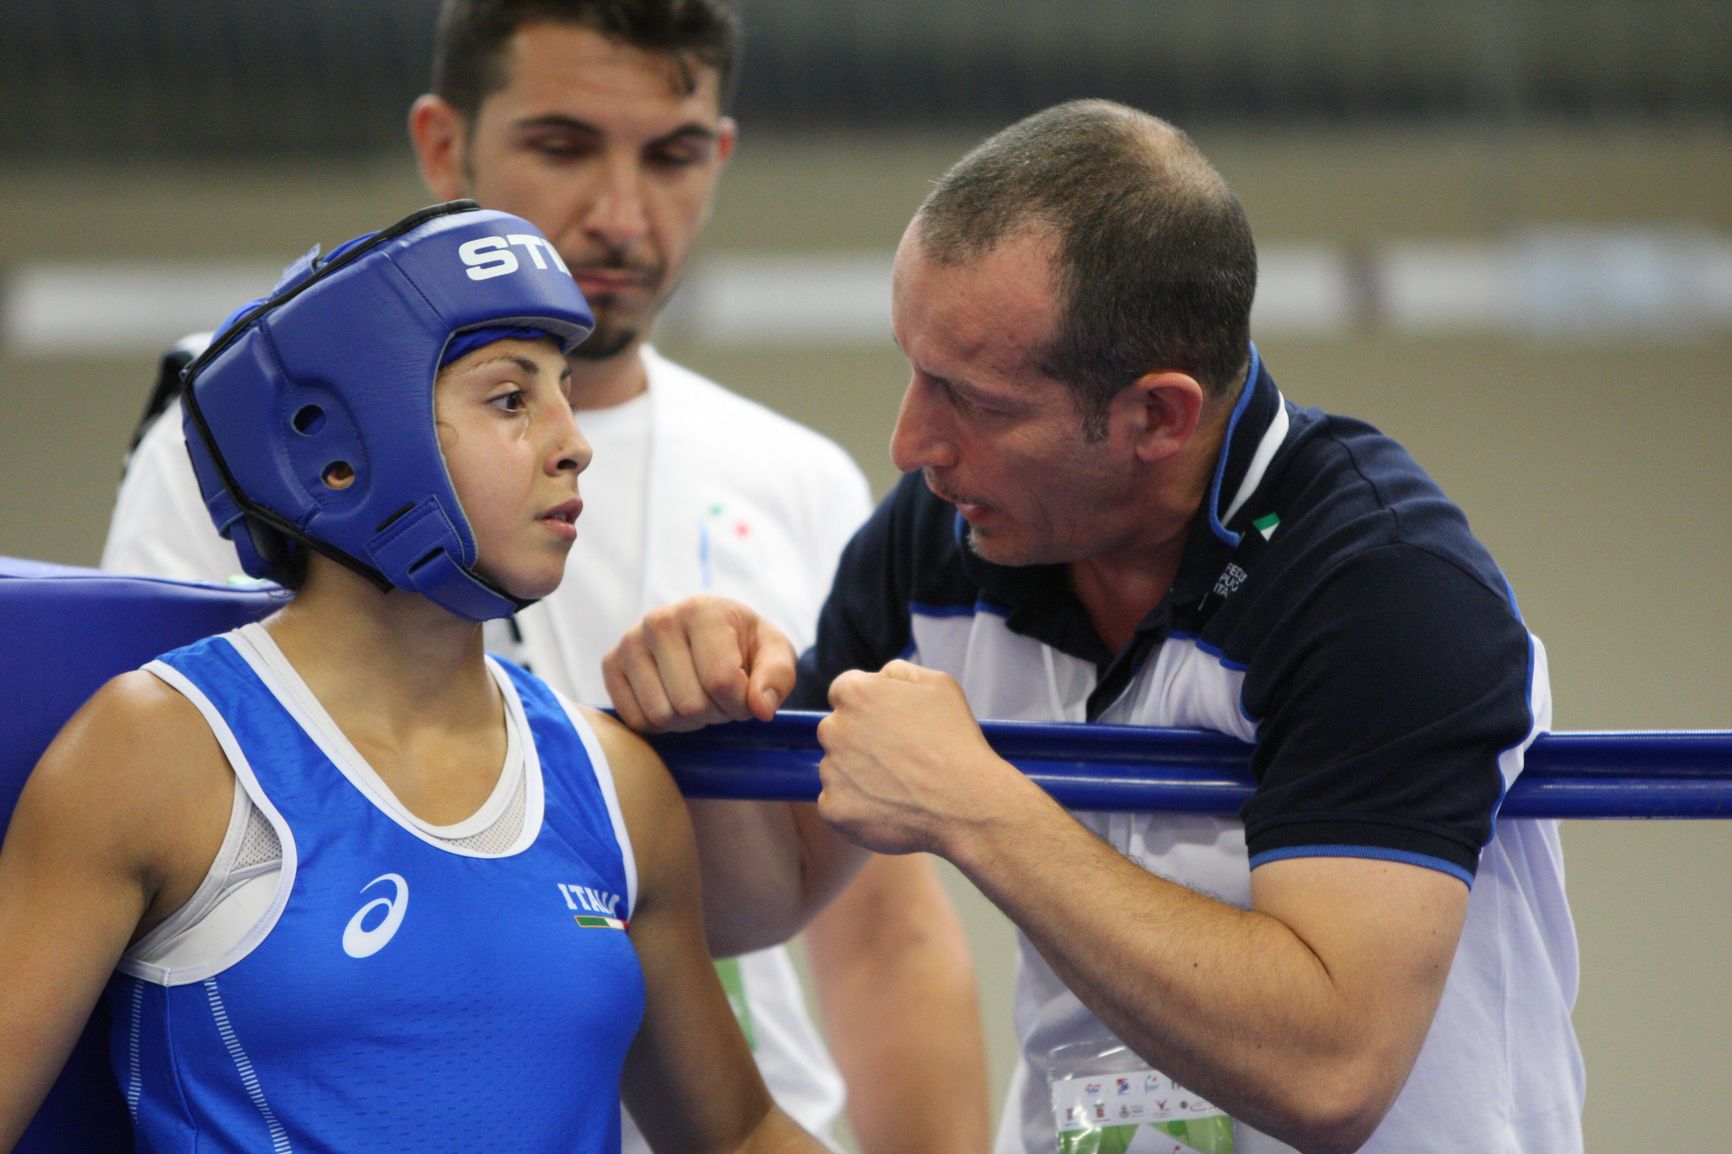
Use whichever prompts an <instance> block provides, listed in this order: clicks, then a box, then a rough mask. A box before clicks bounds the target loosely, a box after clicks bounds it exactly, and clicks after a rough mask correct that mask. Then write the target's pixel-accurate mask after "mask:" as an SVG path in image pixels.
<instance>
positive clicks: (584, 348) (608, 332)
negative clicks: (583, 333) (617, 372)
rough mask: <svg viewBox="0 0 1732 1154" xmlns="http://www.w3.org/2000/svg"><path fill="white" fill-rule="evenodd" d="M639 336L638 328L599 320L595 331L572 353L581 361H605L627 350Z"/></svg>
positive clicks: (575, 358)
mask: <svg viewBox="0 0 1732 1154" xmlns="http://www.w3.org/2000/svg"><path fill="white" fill-rule="evenodd" d="M637 338H638V330H637V329H635V328H631V327H630V326H627V325H610V324H608V323H607V322H605V321H597V323H596V326H595V331H594V332H592V333H590V334H589V336H587V337H585V338H584V339H583V341H582V342H581V343H579V344H578V346H577V347H576V348H574V349H572V350H571V354H570V355H571V357H572V358H573V359H574V360H579V361H605V360H608V359H609V358H611V357H617V356H619V355H620V354H621V353H623V352H625V351H626V350H627V349H629V348H630V347H631V346H632V342H633V341H635V340H637Z"/></svg>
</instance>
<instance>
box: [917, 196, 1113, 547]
mask: <svg viewBox="0 0 1732 1154" xmlns="http://www.w3.org/2000/svg"><path fill="white" fill-rule="evenodd" d="M1049 268H1050V245H1049V244H1048V243H1047V242H1045V241H1043V240H1041V239H1038V238H1035V237H1031V236H1023V237H1020V238H1010V239H1006V240H1004V241H1002V242H1000V243H999V245H998V246H997V247H996V248H994V249H993V250H992V251H991V252H988V253H987V254H985V255H984V256H982V257H980V258H979V259H978V260H975V261H973V262H970V263H966V264H959V265H947V264H943V263H940V262H937V261H934V260H932V259H930V258H929V257H928V256H927V255H926V254H925V252H924V251H923V250H922V249H921V247H920V242H919V234H918V222H917V223H916V224H915V225H913V226H910V228H909V231H908V233H907V234H906V235H904V237H903V240H902V245H901V247H900V248H899V249H898V250H897V253H896V265H895V273H894V279H893V282H892V285H893V287H892V290H891V325H892V328H893V330H894V332H895V335H896V342H897V344H899V345H900V346H901V347H902V351H903V353H904V354H905V355H906V356H907V358H908V363H909V367H910V369H911V370H912V375H911V379H910V380H909V383H908V389H907V391H906V392H905V393H904V394H903V397H902V408H901V411H900V412H899V413H898V414H897V418H896V431H895V433H894V434H893V435H892V437H891V442H890V455H891V459H892V460H893V461H894V462H895V464H896V467H897V468H898V469H900V470H902V471H903V472H909V471H912V470H914V469H919V470H921V471H922V473H923V474H924V475H925V479H926V484H927V487H928V488H930V489H931V490H932V491H933V493H934V494H936V495H937V496H938V497H940V498H942V499H943V500H945V501H948V502H950V503H951V504H953V505H955V506H956V509H957V512H958V513H959V514H961V516H962V518H963V520H964V521H965V522H967V524H968V528H969V533H968V539H969V545H970V547H971V548H972V549H973V550H974V551H975V552H976V553H978V554H979V555H980V556H982V557H984V558H986V559H987V560H989V561H993V562H996V563H998V564H1001V565H1036V564H1054V563H1061V562H1071V561H1077V560H1082V559H1085V558H1090V557H1094V556H1103V555H1109V554H1116V553H1119V552H1128V551H1131V550H1133V549H1134V548H1136V547H1138V546H1139V545H1140V544H1141V543H1142V542H1141V540H1140V535H1141V534H1143V533H1146V532H1147V524H1146V521H1145V519H1144V518H1142V517H1140V516H1139V508H1140V506H1139V502H1138V501H1137V499H1136V492H1135V488H1134V483H1135V478H1136V463H1135V453H1134V448H1133V445H1132V442H1131V439H1130V437H1129V435H1128V434H1127V433H1126V431H1125V429H1124V428H1123V427H1122V425H1123V422H1115V423H1114V426H1113V430H1112V432H1111V433H1110V435H1109V436H1107V437H1106V438H1105V439H1091V438H1090V437H1089V436H1088V434H1087V433H1086V432H1085V429H1084V423H1083V419H1082V414H1081V412H1080V410H1079V409H1078V407H1077V403H1076V401H1075V399H1074V396H1073V394H1072V392H1071V391H1070V389H1068V388H1067V387H1066V386H1065V385H1064V384H1063V383H1062V382H1060V381H1058V380H1055V379H1054V378H1053V377H1051V376H1049V375H1047V374H1046V373H1045V372H1044V371H1042V369H1041V368H1040V360H1041V355H1042V353H1043V351H1044V350H1045V348H1046V347H1047V345H1048V343H1049V341H1050V339H1051V338H1050V334H1052V333H1053V332H1055V331H1057V325H1058V306H1057V302H1056V298H1055V295H1054V293H1053V290H1052V288H1051V287H1050V285H1049V280H1050V277H1049V271H1048V270H1049Z"/></svg>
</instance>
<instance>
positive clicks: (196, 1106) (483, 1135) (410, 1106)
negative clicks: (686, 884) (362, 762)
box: [109, 627, 643, 1154]
mask: <svg viewBox="0 0 1732 1154" xmlns="http://www.w3.org/2000/svg"><path fill="white" fill-rule="evenodd" d="M255 628H256V627H255ZM266 647H269V648H274V647H270V646H269V642H268V640H267V641H266V642H265V643H264V646H254V645H253V644H252V643H251V641H250V640H249V637H248V636H247V634H246V631H242V633H241V635H239V636H237V635H234V634H230V635H225V636H223V637H216V638H210V639H207V640H205V641H201V642H199V643H197V644H194V645H191V646H188V647H187V648H184V649H179V650H176V651H174V652H173V653H169V654H167V655H165V656H164V657H162V658H161V659H160V660H159V661H158V662H156V663H153V664H152V665H151V666H150V667H149V668H151V670H152V672H154V673H156V674H157V675H158V676H159V677H162V678H163V679H164V680H165V681H167V682H169V684H171V685H173V686H174V687H175V688H177V689H179V690H180V691H181V692H182V693H184V694H185V695H186V696H187V697H188V698H189V699H190V700H191V701H192V702H193V703H194V704H195V705H197V706H198V707H199V709H200V710H201V712H203V713H204V715H205V717H206V720H207V721H209V722H210V724H211V728H212V730H213V732H215V733H216V735H217V738H218V740H219V742H220V743H221V744H222V746H223V749H224V751H225V753H227V755H228V757H229V760H230V763H231V764H232V765H233V766H234V769H235V772H236V774H237V776H238V777H239V778H240V780H241V782H242V785H243V787H244V788H246V789H247V791H248V793H249V794H250V795H251V797H252V800H253V803H254V804H255V805H256V806H258V807H259V809H260V811H261V812H262V813H264V814H265V816H266V817H267V818H269V819H270V821H271V824H272V825H273V826H275V828H276V830H277V834H278V837H279V839H280V840H281V842H282V850H283V862H282V873H281V877H280V880H279V883H278V886H277V891H276V896H275V901H274V903H273V904H272V906H271V910H270V912H269V913H268V914H267V915H266V916H265V918H264V919H262V921H261V922H260V924H259V925H258V926H257V927H255V929H254V931H253V932H252V933H251V934H250V935H248V936H247V937H246V938H245V939H244V940H243V941H242V942H241V943H240V944H239V945H238V946H237V947H236V948H235V949H233V950H231V951H230V952H229V953H228V954H227V955H226V956H225V957H223V958H222V959H220V960H219V961H217V962H216V963H214V964H213V965H211V966H209V967H206V969H205V972H195V971H190V970H181V971H157V972H149V970H150V968H148V967H137V966H129V965H128V964H124V963H123V965H122V967H121V970H122V972H120V973H118V974H117V975H116V977H115V979H114V981H113V982H112V983H111V985H110V990H109V998H110V1002H111V1005H112V1008H113V1010H114V1022H115V1027H114V1035H113V1039H114V1047H113V1061H114V1068H115V1072H116V1076H117V1078H118V1081H119V1084H120V1088H121V1091H122V1093H123V1094H124V1095H125V1097H126V1099H127V1103H128V1106H129V1109H130V1110H131V1112H132V1116H133V1120H134V1125H135V1130H136V1133H137V1143H138V1149H139V1150H140V1151H152V1152H158V1154H167V1152H170V1151H173V1152H184V1151H194V1150H196V1151H200V1152H205V1151H224V1152H227V1151H235V1152H237V1154H238V1152H240V1151H248V1152H252V1151H271V1152H273V1154H285V1152H288V1151H361V1150H366V1151H377V1152H386V1151H405V1152H407V1151H415V1152H417V1154H425V1152H429V1151H453V1152H457V1151H462V1152H465V1154H469V1152H474V1151H494V1150H497V1151H513V1152H523V1154H534V1152H542V1151H549V1152H551V1151H560V1152H562V1154H564V1152H584V1154H588V1152H592V1151H593V1152H597V1154H599V1152H601V1151H608V1152H616V1151H618V1149H619V1076H620V1066H621V1063H622V1062H623V1060H624V1057H625V1052H626V1048H627V1047H628V1046H629V1045H630V1043H631V1040H632V1037H633V1035H634V1034H635V1033H636V1031H637V1027H638V1022H639V1020H640V1018H641V1016H642V1012H643V975H642V972H641V970H640V969H639V967H638V962H637V955H636V953H635V952H634V951H633V949H632V944H631V941H630V939H629V938H628V937H627V935H626V934H625V933H624V927H625V922H626V920H627V919H629V917H630V908H631V902H632V899H633V897H634V896H635V894H634V890H635V873H634V871H633V868H632V864H631V861H630V858H629V850H622V840H624V839H623V832H622V831H623V825H620V824H617V823H618V808H617V802H615V800H614V798H613V795H612V779H611V777H610V776H609V774H608V770H607V768H606V763H605V761H604V760H602V757H601V753H600V750H599V747H598V746H597V745H596V744H595V738H594V734H593V733H592V732H590V731H589V729H588V727H587V725H586V724H585V723H584V722H583V721H582V720H581V719H580V718H577V717H574V716H572V715H570V714H568V713H567V712H566V710H565V708H564V707H563V706H562V704H561V703H560V701H559V700H558V699H557V698H556V697H555V696H554V695H553V693H552V692H551V691H550V690H548V688H547V687H546V686H545V685H544V684H542V682H540V681H539V680H538V679H536V678H535V677H534V676H532V675H530V674H528V673H525V672H524V671H522V670H521V669H518V668H516V667H514V666H511V665H508V664H505V663H501V666H500V667H501V668H503V669H504V670H505V671H506V673H507V675H508V676H507V677H506V678H502V679H500V680H501V690H502V692H503V694H504V696H505V698H506V703H507V711H508V720H509V721H510V722H511V723H512V724H515V725H517V726H518V727H519V730H518V732H519V735H520V737H522V738H526V739H528V740H524V741H522V743H521V744H522V746H523V750H524V772H525V786H524V788H525V799H526V801H525V807H524V822H523V834H522V835H521V836H520V837H519V838H518V839H517V841H516V842H515V843H514V844H513V845H512V846H511V847H509V848H508V849H507V850H506V851H505V852H504V853H503V854H500V855H498V856H482V855H479V854H475V853H472V852H466V851H463V850H459V849H455V848H453V847H450V846H448V845H441V844H438V843H437V842H436V841H435V840H433V839H431V838H429V837H428V836H427V835H425V834H423V833H422V832H421V831H420V830H418V829H415V828H414V827H412V826H410V825H407V824H404V823H402V822H401V821H399V819H398V818H397V817H396V816H394V815H393V814H391V813H389V812H387V811H385V810H383V809H381V808H380V807H379V805H377V804H375V802H374V801H373V800H372V799H371V798H370V797H369V796H368V794H367V792H366V789H367V788H368V787H367V786H366V785H365V783H364V782H363V781H362V780H359V779H352V778H351V777H350V776H349V772H348V771H347V770H346V769H344V768H341V766H342V765H343V764H344V762H345V761H346V760H347V758H346V757H345V755H344V754H343V753H341V752H338V751H337V750H336V749H335V748H334V747H333V746H332V736H331V734H330V733H329V732H327V731H326V730H325V729H324V728H322V726H321V725H320V724H318V723H309V722H308V719H307V718H306V717H305V716H300V715H299V714H300V709H299V707H298V706H297V705H296V704H295V697H296V692H300V693H305V690H304V687H298V689H297V690H296V691H291V690H289V689H288V688H287V687H286V685H285V680H284V679H285V678H290V677H293V674H292V671H286V668H278V667H277V666H275V665H274V664H273V662H272V660H271V659H267V658H266V657H265V656H264V654H263V651H264V649H265V648H266ZM277 660H280V659H277Z"/></svg>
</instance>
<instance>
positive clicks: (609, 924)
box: [571, 914, 625, 930]
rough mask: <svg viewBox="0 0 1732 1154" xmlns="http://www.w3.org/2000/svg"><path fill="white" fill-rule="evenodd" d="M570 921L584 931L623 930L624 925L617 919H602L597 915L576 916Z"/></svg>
mask: <svg viewBox="0 0 1732 1154" xmlns="http://www.w3.org/2000/svg"><path fill="white" fill-rule="evenodd" d="M571 920H572V921H574V922H576V923H577V924H578V925H580V926H582V927H583V928H584V929H586V930H623V929H625V923H624V922H622V921H620V920H619V919H618V918H604V917H601V916H600V915H598V914H576V915H574V916H573V917H572V919H571Z"/></svg>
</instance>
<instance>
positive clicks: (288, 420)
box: [182, 201, 595, 621]
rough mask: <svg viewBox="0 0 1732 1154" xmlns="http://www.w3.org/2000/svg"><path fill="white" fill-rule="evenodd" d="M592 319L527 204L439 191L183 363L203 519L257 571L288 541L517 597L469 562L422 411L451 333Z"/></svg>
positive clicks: (478, 594)
mask: <svg viewBox="0 0 1732 1154" xmlns="http://www.w3.org/2000/svg"><path fill="white" fill-rule="evenodd" d="M594 327H595V320H594V318H593V317H592V316H591V314H590V311H589V306H588V305H587V304H585V303H584V299H583V294H582V293H581V292H579V291H578V288H577V285H576V283H575V282H574V281H573V280H572V279H571V275H570V273H569V272H567V271H566V268H565V265H564V264H563V262H561V261H560V259H559V256H558V254H557V253H556V252H555V251H554V249H553V245H552V244H550V243H549V242H548V241H547V240H546V239H545V238H544V237H543V236H542V235H541V233H540V232H539V231H537V230H536V228H535V227H534V226H533V225H531V224H530V223H529V222H527V221H525V220H523V219H521V218H519V217H515V216H511V215H509V214H507V213H503V212H493V211H491V210H487V209H482V208H480V207H479V206H477V205H476V204H475V203H474V202H473V201H452V202H451V203H449V204H442V205H435V206H434V207H432V208H427V209H423V210H421V211H420V212H417V213H414V214H412V215H410V216H408V217H405V218H404V219H403V220H400V221H398V222H397V223H396V224H394V225H392V226H391V227H390V228H387V229H384V230H383V231H380V232H376V233H370V234H368V235H366V236H362V237H357V238H356V239H354V240H352V241H349V242H348V243H347V244H344V245H342V246H341V247H339V248H337V249H336V250H335V251H333V252H332V253H331V254H330V255H329V256H328V257H325V258H323V259H320V258H319V257H317V255H316V254H310V255H309V257H308V258H307V259H303V260H302V261H300V262H298V263H297V264H296V265H295V266H293V267H291V268H290V270H289V271H288V272H287V273H285V274H284V277H283V279H282V281H281V282H279V283H278V285H277V287H276V289H275V290H274V291H273V292H272V293H271V295H270V296H269V297H268V298H266V299H265V300H263V301H259V302H256V303H255V304H253V305H250V306H247V307H246V308H244V309H243V310H241V312H240V313H239V314H237V315H236V316H235V317H233V318H231V320H230V321H229V322H228V323H227V324H226V325H225V326H224V327H223V329H222V330H221V331H219V332H218V333H217V335H216V338H215V339H214V340H213V341H212V342H211V345H210V347H209V348H208V349H206V350H205V351H204V353H203V354H201V355H200V356H199V357H198V358H197V359H196V360H195V361H193V362H192V364H190V365H189V366H187V369H186V372H185V375H184V382H185V383H184V387H183V391H182V403H183V405H184V408H185V423H186V433H187V438H186V439H187V451H188V452H189V453H190V454H191V456H192V463H193V470H194V472H196V473H197V474H198V483H199V489H200V491H201V493H202V494H203V496H204V502H205V507H206V508H207V509H209V510H210V515H211V519H212V520H213V521H215V522H216V527H217V530H218V531H219V532H221V533H222V535H223V536H224V537H227V538H228V539H229V540H231V541H233V542H234V545H235V552H237V553H238V554H239V555H240V560H241V565H242V567H243V568H244V569H245V570H246V571H247V572H248V573H249V574H251V575H252V576H254V577H272V576H275V575H276V572H277V569H276V566H277V565H279V564H280V563H281V562H282V560H283V557H284V551H285V549H286V548H287V547H288V543H289V542H290V541H298V542H300V543H301V544H302V545H304V546H305V547H307V548H310V549H314V550H317V551H318V552H320V553H323V554H325V555H326V556H327V557H330V558H332V559H333V560H336V561H338V562H341V563H342V564H344V565H346V566H348V567H349V568H350V569H353V570H355V571H356V572H358V573H361V574H363V575H365V576H366V577H368V578H369V579H370V580H372V581H373V583H374V584H375V585H377V586H379V588H381V589H390V588H398V589H408V590H412V591H414V592H416V593H420V594H422V595H424V596H426V597H427V598H429V599H430V600H432V601H434V602H436V603H438V604H440V605H442V606H444V607H445V608H446V609H449V610H450V611H451V612H453V613H456V614H459V615H460V616H463V617H467V618H470V619H472V620H476V621H485V620H487V619H488V618H492V617H504V616H506V615H508V614H510V613H512V612H514V611H516V610H517V609H519V608H521V607H522V606H523V605H524V604H526V602H523V601H520V600H518V599H517V598H515V597H512V596H511V595H510V594H509V593H507V592H505V591H504V590H503V589H501V588H499V587H498V586H497V585H495V584H494V583H493V582H491V581H489V580H488V579H487V578H485V577H483V576H482V575H481V574H479V573H478V572H476V570H475V562H476V556H475V534H474V533H473V532H472V531H471V529H470V526H469V522H468V520H467V518H465V517H464V515H463V509H462V507H461V506H460V505H459V504H458V501H457V494H456V492H455V491H454V490H453V489H452V487H451V477H450V474H449V473H448V472H447V471H446V468H445V458H444V455H443V454H442V453H441V452H440V449H439V437H438V433H437V431H436V429H435V427H434V420H433V379H434V377H435V376H436V375H437V374H438V370H439V366H440V364H441V363H442V360H443V357H444V354H445V350H446V346H447V344H448V343H449V342H451V340H452V338H453V336H454V335H456V334H460V333H463V332H466V331H469V330H475V329H481V328H492V329H512V328H516V329H530V330H534V331H535V332H538V333H545V334H546V335H549V336H552V337H554V338H556V339H557V340H558V341H559V343H560V346H561V348H562V349H563V350H564V351H566V352H570V351H571V349H572V347H573V346H575V345H576V344H577V343H578V342H579V341H581V340H583V338H584V337H586V336H588V335H589V333H590V330H591V329H592V328H594Z"/></svg>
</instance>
